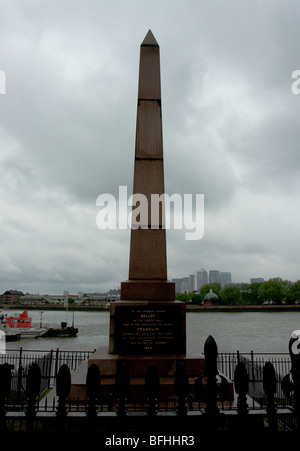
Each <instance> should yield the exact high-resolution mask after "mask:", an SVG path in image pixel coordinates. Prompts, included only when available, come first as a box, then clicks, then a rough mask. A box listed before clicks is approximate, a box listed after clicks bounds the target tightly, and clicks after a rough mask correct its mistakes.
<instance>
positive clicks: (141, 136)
mask: <svg viewBox="0 0 300 451" xmlns="http://www.w3.org/2000/svg"><path fill="white" fill-rule="evenodd" d="M164 190H165V186H164V161H163V138H162V110H161V83H160V54H159V46H158V44H157V42H156V40H155V38H154V36H153V34H152V32H151V30H149V32H148V34H147V35H146V37H145V39H144V41H143V42H142V44H141V49H140V70H139V86H138V105H137V126H136V146H135V164H134V182H133V194H134V196H135V195H137V196H138V195H139V194H143V195H144V196H145V197H146V199H147V205H148V211H147V212H146V217H147V219H148V223H147V224H142V225H141V224H140V223H139V224H135V223H134V219H133V222H132V228H131V242H130V260H129V280H128V281H126V282H122V283H121V299H122V300H143V299H145V300H160V301H161V300H172V301H173V300H174V299H175V284H174V283H173V282H168V281H167V252H166V230H165V228H164V224H163V222H164V204H163V202H162V203H161V204H156V206H157V207H159V208H160V210H159V212H157V214H156V218H154V217H153V216H154V215H153V214H152V215H151V206H152V208H153V207H155V205H153V204H154V202H152V203H151V195H152V194H156V195H158V196H161V195H163V194H164ZM137 199H138V197H137ZM152 213H153V211H152ZM133 218H134V217H133ZM139 219H140V218H139ZM138 226H140V227H138ZM135 227H138V228H135Z"/></svg>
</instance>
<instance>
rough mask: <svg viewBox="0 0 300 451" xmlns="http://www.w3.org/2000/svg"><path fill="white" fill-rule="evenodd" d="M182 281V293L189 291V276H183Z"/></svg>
mask: <svg viewBox="0 0 300 451" xmlns="http://www.w3.org/2000/svg"><path fill="white" fill-rule="evenodd" d="M181 280H182V282H181V293H188V292H189V291H190V290H189V286H190V278H189V277H183V278H182V279H181Z"/></svg>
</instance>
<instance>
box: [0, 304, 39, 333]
mask: <svg viewBox="0 0 300 451" xmlns="http://www.w3.org/2000/svg"><path fill="white" fill-rule="evenodd" d="M3 322H5V323H6V324H7V325H8V326H9V327H10V328H11V329H12V330H13V331H14V332H15V333H18V334H20V338H37V337H40V336H42V335H43V334H44V333H45V332H46V330H47V329H45V328H44V327H33V326H32V324H31V322H32V318H31V317H29V316H28V311H27V310H24V312H23V313H20V314H19V315H12V316H7V315H5V316H4V317H3Z"/></svg>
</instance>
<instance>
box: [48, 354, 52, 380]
mask: <svg viewBox="0 0 300 451" xmlns="http://www.w3.org/2000/svg"><path fill="white" fill-rule="evenodd" d="M52 360H53V349H51V351H50V359H49V369H48V388H50V385H51V373H52Z"/></svg>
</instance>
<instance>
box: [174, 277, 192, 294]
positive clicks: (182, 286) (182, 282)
mask: <svg viewBox="0 0 300 451" xmlns="http://www.w3.org/2000/svg"><path fill="white" fill-rule="evenodd" d="M172 282H174V283H175V292H176V293H187V292H188V291H190V278H189V277H181V278H180V279H172Z"/></svg>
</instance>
